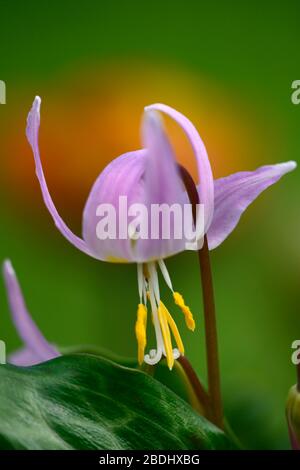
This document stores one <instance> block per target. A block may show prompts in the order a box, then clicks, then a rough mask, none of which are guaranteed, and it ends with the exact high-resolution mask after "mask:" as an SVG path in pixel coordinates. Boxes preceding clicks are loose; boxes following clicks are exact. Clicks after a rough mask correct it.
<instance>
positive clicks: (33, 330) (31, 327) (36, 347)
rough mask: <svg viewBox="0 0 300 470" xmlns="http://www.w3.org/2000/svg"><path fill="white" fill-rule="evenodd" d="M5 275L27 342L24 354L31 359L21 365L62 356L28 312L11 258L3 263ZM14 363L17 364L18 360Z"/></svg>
mask: <svg viewBox="0 0 300 470" xmlns="http://www.w3.org/2000/svg"><path fill="white" fill-rule="evenodd" d="M3 276H4V281H5V285H6V291H7V297H8V303H9V306H10V311H11V314H12V319H13V322H14V324H15V327H16V329H17V332H18V334H19V336H20V338H21V339H22V340H23V342H24V344H25V350H26V351H27V353H26V355H25V354H24V358H27V360H28V361H29V362H28V361H27V363H26V364H21V363H20V365H31V364H33V363H38V362H44V361H48V360H50V359H53V358H55V357H58V356H60V354H59V352H58V351H57V349H56V348H55V347H54V346H52V345H51V344H50V343H48V341H47V340H46V339H45V337H44V336H43V335H42V333H41V332H40V330H39V329H38V328H37V326H36V324H35V323H34V321H33V320H32V318H31V316H30V314H29V313H28V310H27V308H26V305H25V301H24V298H23V294H22V291H21V288H20V285H19V282H18V279H17V276H16V274H15V271H14V269H13V267H12V264H11V262H10V261H9V260H6V261H5V262H4V263H3ZM13 357H14V356H13ZM17 357H19V356H15V358H17ZM33 361H34V362H33ZM14 363H15V364H17V362H16V361H14Z"/></svg>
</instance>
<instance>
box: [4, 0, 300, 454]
mask: <svg viewBox="0 0 300 470" xmlns="http://www.w3.org/2000/svg"><path fill="white" fill-rule="evenodd" d="M299 13H300V5H299V2H297V1H296V0H295V1H286V2H280V1H272V2H271V1H269V2H268V1H265V2H261V1H258V0H255V1H251V2H232V1H226V2H223V1H219V2H218V1H215V2H204V1H189V0H187V1H185V2H183V1H176V0H172V1H169V0H164V1H157V0H152V1H151V2H149V1H148V2H147V1H145V2H141V1H135V0H127V1H126V2H125V1H121V0H119V1H117V0H114V1H111V2H104V1H96V0H95V1H91V0H85V2H79V1H69V0H64V2H58V1H53V0H52V1H51V2H50V1H45V0H44V1H41V0H39V1H32V0H31V1H30V0H28V1H26V2H19V1H8V0H7V1H5V0H1V1H0V17H1V28H0V79H1V80H4V81H5V82H6V86H7V104H6V105H1V106H0V155H1V160H0V183H1V184H0V197H1V202H0V204H1V205H0V220H1V230H0V255H1V259H4V258H6V257H10V258H11V259H12V262H13V264H14V266H15V269H16V271H17V273H18V276H19V279H20V281H21V284H22V287H23V290H24V294H25V297H26V300H27V304H28V306H29V308H30V311H31V312H32V315H33V316H34V319H35V320H36V321H37V323H38V325H39V327H40V328H41V330H42V331H43V332H44V334H45V335H46V337H47V338H48V339H49V340H50V341H52V342H54V343H57V344H59V345H64V346H68V345H72V344H78V343H94V344H97V345H100V346H103V347H105V348H108V349H111V350H112V351H114V352H116V353H119V354H121V355H127V356H128V355H135V353H136V345H135V338H134V322H135V315H136V306H137V302H138V296H137V283H136V268H135V266H133V265H132V266H131V265H129V266H124V265H110V264H106V263H101V262H97V261H95V260H93V259H89V258H88V257H87V256H85V255H83V254H82V253H80V252H77V251H76V250H75V249H74V248H73V247H72V246H70V245H69V244H68V243H67V242H66V241H65V240H64V239H63V237H62V236H61V235H60V234H59V233H58V231H57V230H56V229H55V227H54V225H53V222H52V220H51V218H50V216H49V214H48V213H47V211H46V209H45V207H44V206H43V202H42V197H41V195H40V189H39V187H38V184H37V181H36V179H35V175H34V165H33V158H32V155H31V152H30V150H29V147H28V145H27V142H26V140H25V134H24V130H25V122H26V115H27V113H28V111H29V109H30V106H31V103H32V101H33V98H34V96H35V95H36V94H39V95H40V96H42V98H43V108H42V129H41V153H42V159H43V163H44V169H45V173H46V176H47V179H48V182H49V187H50V190H51V193H52V195H53V198H54V200H55V203H56V204H57V207H58V209H59V211H60V213H61V215H63V217H64V218H65V220H66V221H67V222H68V223H69V224H70V226H71V227H72V228H73V229H74V231H77V233H80V224H81V213H82V209H83V206H84V203H85V200H86V198H87V195H88V192H89V189H90V187H91V185H92V183H93V181H94V180H95V178H96V177H97V175H98V173H99V172H100V171H101V170H102V169H103V167H104V166H105V164H106V163H107V162H108V161H110V160H111V159H112V158H114V157H116V156H118V155H119V154H121V153H124V152H125V151H128V150H133V149H135V148H137V147H138V146H139V119H140V115H141V113H142V110H143V106H144V105H146V104H149V103H151V102H153V101H162V102H166V103H168V104H170V105H171V106H173V107H175V108H177V109H179V110H181V111H182V112H184V113H186V114H187V115H188V116H189V117H191V118H192V119H193V120H194V122H195V123H196V125H197V127H198V129H199V131H200V133H201V135H202V137H203V138H204V141H205V143H206V146H207V149H208V152H209V155H210V157H211V162H212V167H213V170H214V174H215V175H216V176H225V175H226V174H229V173H231V172H235V171H240V170H250V169H254V168H256V167H257V166H260V165H263V164H268V163H277V162H281V161H286V160H290V159H294V160H297V159H298V155H299V152H300V143H299V124H300V105H299V106H295V105H293V104H292V103H291V99H290V96H291V83H292V81H293V80H296V79H300V77H299V73H300V72H299V60H298V57H299V40H300V30H299ZM170 132H171V134H172V135H173V136H174V139H175V141H176V144H177V145H178V153H179V154H180V158H181V159H182V161H184V162H185V163H186V164H187V166H188V167H189V168H191V167H192V164H191V161H190V155H188V151H187V150H186V149H185V143H184V142H183V141H182V139H181V137H180V136H179V137H177V133H176V132H175V131H174V130H172V129H170ZM299 182H300V176H299V171H298V172H295V173H293V174H290V175H287V176H285V177H284V178H283V179H282V180H281V181H280V183H278V184H277V185H276V186H274V187H272V188H270V189H268V190H267V192H266V193H264V194H263V195H262V196H261V197H260V198H259V199H258V200H257V201H256V202H255V203H254V204H253V205H252V206H251V208H250V209H249V210H248V211H247V213H246V214H245V215H244V216H243V217H242V220H241V222H240V224H239V226H238V228H237V229H236V230H235V232H234V233H233V234H232V235H231V237H230V238H229V239H228V240H226V241H225V242H224V244H223V245H222V246H221V247H220V248H218V249H217V250H215V251H214V252H213V253H212V263H213V272H214V279H215V290H216V304H217V313H218V326H219V341H220V356H221V370H222V386H223V392H224V400H225V408H226V414H227V416H228V418H229V420H230V422H231V424H232V427H233V428H234V430H235V431H236V432H237V434H238V435H239V436H240V437H241V439H242V441H243V443H244V444H245V445H246V446H248V447H250V448H280V449H281V448H288V446H289V444H288V437H287V431H286V424H285V416H284V407H285V399H286V395H287V391H288V389H289V388H290V386H291V385H292V384H293V383H294V382H295V370H294V366H293V365H292V364H291V360H290V356H291V343H292V341H293V340H295V339H299V338H300V313H299V279H300V277H299V275H300V250H299V246H298V240H299V229H300V219H299V192H298V186H299ZM168 267H169V269H170V272H171V275H172V279H173V284H174V285H175V286H176V288H178V290H179V291H180V292H182V293H184V296H185V298H186V300H187V301H188V303H189V304H190V306H191V307H192V310H193V311H194V313H195V316H196V318H197V330H196V332H195V333H194V334H191V333H190V332H187V331H186V330H185V328H184V324H183V321H182V318H179V319H178V323H179V326H181V327H182V328H181V331H182V335H183V338H184V340H185V345H186V350H187V356H188V357H189V358H190V360H191V361H192V363H193V365H194V366H195V368H196V369H197V370H198V371H199V373H200V374H201V375H202V376H203V377H205V355H204V338H203V316H202V303H201V291H200V285H199V275H198V266H197V262H196V257H195V255H194V254H193V253H185V254H182V255H179V256H177V257H175V258H172V259H170V261H169V262H168ZM166 297H167V292H166ZM0 312H1V316H0V337H1V339H4V340H5V341H6V343H7V345H8V348H9V350H13V349H15V348H17V347H18V346H19V345H20V341H19V339H18V337H17V335H16V332H15V330H14V328H13V325H12V323H11V319H10V316H9V310H8V307H7V304H6V296H5V291H4V288H3V285H1V288H0Z"/></svg>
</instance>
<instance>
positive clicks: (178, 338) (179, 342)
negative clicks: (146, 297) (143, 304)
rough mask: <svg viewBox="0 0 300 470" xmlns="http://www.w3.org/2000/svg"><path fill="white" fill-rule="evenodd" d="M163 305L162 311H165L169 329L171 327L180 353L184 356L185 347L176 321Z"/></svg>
mask: <svg viewBox="0 0 300 470" xmlns="http://www.w3.org/2000/svg"><path fill="white" fill-rule="evenodd" d="M161 304H162V309H163V310H164V313H165V316H166V318H167V321H168V324H169V327H170V329H171V331H172V334H173V336H174V339H175V341H176V344H177V347H178V351H179V352H180V354H182V355H184V346H183V342H182V339H181V336H180V333H179V331H178V328H177V325H176V323H175V321H174V320H173V318H172V315H171V314H170V312H169V310H168V309H167V307H166V306H165V305H164V304H163V303H162V302H161Z"/></svg>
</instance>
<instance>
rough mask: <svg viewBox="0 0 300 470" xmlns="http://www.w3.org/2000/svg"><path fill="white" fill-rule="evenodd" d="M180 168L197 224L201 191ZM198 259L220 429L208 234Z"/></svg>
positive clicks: (211, 384) (216, 420) (210, 387)
mask: <svg viewBox="0 0 300 470" xmlns="http://www.w3.org/2000/svg"><path fill="white" fill-rule="evenodd" d="M179 171H180V174H181V178H182V180H183V183H184V185H185V187H186V190H187V193H188V196H189V199H190V202H191V204H192V209H193V218H194V223H195V225H196V217H197V204H199V195H198V191H197V188H196V185H195V183H194V180H193V178H192V177H191V175H190V174H189V172H188V171H187V170H186V169H185V168H184V167H183V166H180V165H179ZM198 258H199V264H200V273H201V284H202V293H203V304H204V320H205V340H206V360H207V375H208V393H209V397H210V403H211V410H212V421H213V422H214V423H215V424H216V425H217V426H219V427H220V428H223V406H222V398H221V382H220V368H219V355H218V339H217V324H216V312H215V302H214V291H213V280H212V272H211V266H210V257H209V249H208V244H207V237H206V236H205V237H204V243H203V246H202V248H201V249H200V250H198Z"/></svg>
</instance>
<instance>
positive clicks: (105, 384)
mask: <svg viewBox="0 0 300 470" xmlns="http://www.w3.org/2000/svg"><path fill="white" fill-rule="evenodd" d="M0 422H1V426H0V447H1V448H2V449H8V448H13V449H109V450H112V449H121V450H125V449H147V450H148V449H149V450H150V449H161V450H163V449H226V448H231V447H232V444H231V442H230V441H229V439H228V438H227V437H226V436H225V435H224V434H223V433H222V432H221V431H220V430H218V429H217V428H216V427H214V426H213V425H212V424H211V423H209V422H208V421H206V420H205V419H204V418H202V417H201V416H199V415H198V414H196V413H195V412H194V411H193V410H192V408H191V407H190V406H189V405H188V404H186V403H185V402H184V401H183V400H182V399H181V398H179V397H178V396H177V395H176V394H174V393H173V392H172V391H171V390H169V389H168V388H167V387H165V386H164V385H162V384H161V383H160V382H158V381H157V380H155V379H153V378H152V377H150V376H148V375H147V374H145V373H143V372H140V371H138V370H135V369H129V368H126V367H123V366H120V365H117V364H115V363H113V362H111V361H109V360H107V359H103V358H99V357H96V356H91V355H80V354H78V355H73V356H63V357H60V358H58V359H54V360H52V361H49V362H45V363H43V364H40V365H37V366H34V367H27V368H21V367H15V366H12V365H2V366H0Z"/></svg>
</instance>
